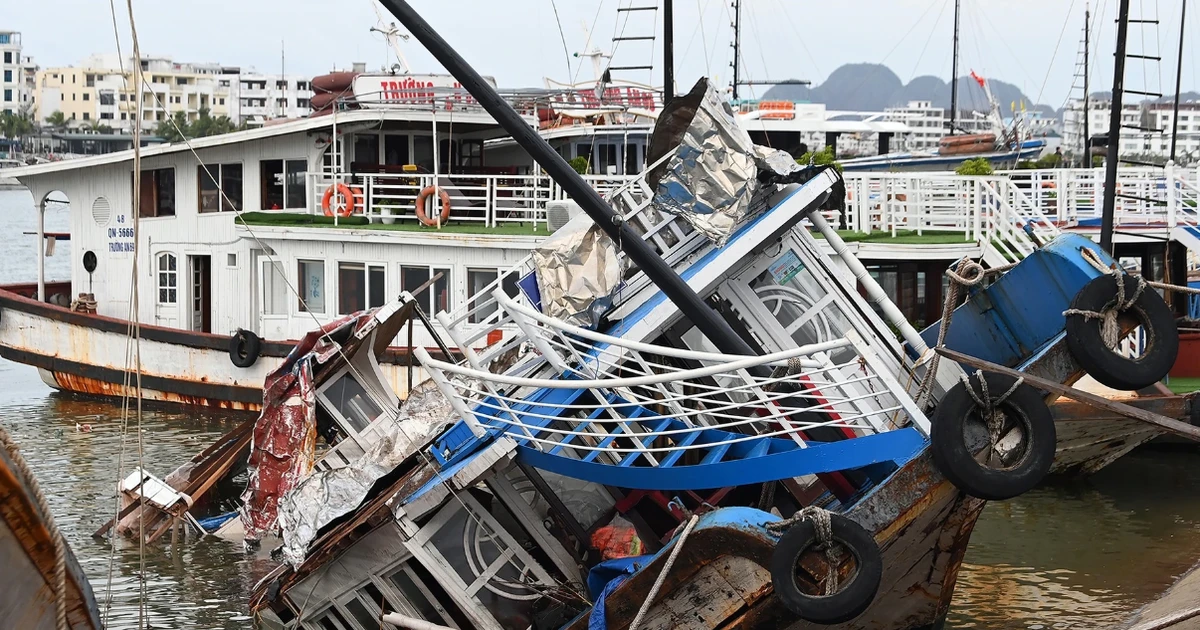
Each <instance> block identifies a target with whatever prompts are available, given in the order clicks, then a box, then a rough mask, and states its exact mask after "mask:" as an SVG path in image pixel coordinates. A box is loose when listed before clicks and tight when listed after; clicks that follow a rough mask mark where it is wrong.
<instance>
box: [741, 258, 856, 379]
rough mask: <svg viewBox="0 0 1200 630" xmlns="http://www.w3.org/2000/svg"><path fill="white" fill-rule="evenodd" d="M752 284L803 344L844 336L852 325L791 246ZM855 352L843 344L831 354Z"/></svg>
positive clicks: (839, 355) (844, 355)
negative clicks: (842, 346) (843, 346)
mask: <svg viewBox="0 0 1200 630" xmlns="http://www.w3.org/2000/svg"><path fill="white" fill-rule="evenodd" d="M750 286H751V288H753V289H754V292H755V293H756V294H757V295H758V298H759V299H760V300H762V303H763V305H764V306H766V308H767V310H768V311H770V312H771V314H773V315H774V316H775V319H776V320H778V321H779V323H780V324H781V325H782V326H783V328H784V330H785V331H786V332H787V334H788V335H789V336H790V337H791V338H792V340H793V341H794V342H795V343H796V344H797V345H799V346H803V345H807V344H813V343H823V342H826V341H831V340H833V339H838V338H841V337H843V336H844V335H845V334H846V331H848V330H850V329H851V328H852V327H851V325H850V322H849V321H848V320H847V319H846V316H845V314H844V313H842V311H841V308H840V307H839V305H838V304H837V303H836V301H835V300H834V297H833V296H832V295H830V294H827V293H826V292H825V290H824V288H823V287H822V286H821V283H820V282H819V281H818V280H817V279H816V278H815V277H814V276H813V273H812V270H811V269H809V268H808V267H807V266H806V265H805V264H804V263H803V262H801V261H800V259H799V257H798V256H797V255H796V254H795V253H794V252H793V251H792V250H790V249H785V250H784V251H783V253H782V254H781V255H779V256H777V257H776V259H775V260H774V261H773V262H772V263H771V265H770V266H769V267H768V268H767V269H766V270H765V271H763V272H762V273H761V274H759V276H758V277H757V278H755V279H754V281H753V282H751V283H750ZM853 352H854V351H853V349H851V348H841V349H840V350H836V351H834V352H832V353H831V355H832V358H833V360H834V361H835V362H836V361H842V360H846V359H847V358H848V356H849V355H853Z"/></svg>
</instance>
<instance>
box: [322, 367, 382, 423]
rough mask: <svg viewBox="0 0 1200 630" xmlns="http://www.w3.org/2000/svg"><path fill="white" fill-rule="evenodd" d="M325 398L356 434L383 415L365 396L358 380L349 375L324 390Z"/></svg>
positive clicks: (377, 406) (376, 405)
mask: <svg viewBox="0 0 1200 630" xmlns="http://www.w3.org/2000/svg"><path fill="white" fill-rule="evenodd" d="M325 396H327V397H328V398H329V400H330V402H332V403H333V406H334V407H335V408H337V410H338V412H340V413H341V414H342V416H343V417H344V418H346V421H347V422H349V423H350V426H351V427H353V428H354V431H355V432H356V433H357V432H359V431H362V430H363V429H365V428H367V425H369V424H371V421H372V420H374V419H375V418H378V417H379V415H380V414H382V413H383V409H382V408H380V406H379V405H378V404H376V403H375V400H374V399H373V398H371V397H370V396H369V395H367V390H366V389H364V388H363V386H362V384H361V383H359V382H358V379H356V378H354V377H353V376H352V375H351V374H349V373H346V374H343V375H342V377H341V378H339V379H337V380H336V381H334V382H333V384H331V385H330V386H329V387H328V388H327V389H326V390H325Z"/></svg>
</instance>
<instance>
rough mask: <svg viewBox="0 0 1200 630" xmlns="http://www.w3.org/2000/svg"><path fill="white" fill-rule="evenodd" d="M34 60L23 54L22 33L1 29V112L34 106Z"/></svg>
mask: <svg viewBox="0 0 1200 630" xmlns="http://www.w3.org/2000/svg"><path fill="white" fill-rule="evenodd" d="M34 68H35V66H34V65H33V60H32V59H31V58H29V57H27V56H25V55H23V54H21V34H20V33H18V32H16V31H0V112H10V113H13V114H16V113H20V112H21V111H22V110H23V109H25V108H29V107H32V106H33V105H32V102H33V90H32V87H33V72H34Z"/></svg>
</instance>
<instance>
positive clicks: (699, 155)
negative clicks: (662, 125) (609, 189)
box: [654, 81, 759, 245]
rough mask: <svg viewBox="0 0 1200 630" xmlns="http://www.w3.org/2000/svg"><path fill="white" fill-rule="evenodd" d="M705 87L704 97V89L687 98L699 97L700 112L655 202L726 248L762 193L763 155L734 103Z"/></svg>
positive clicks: (665, 173)
mask: <svg viewBox="0 0 1200 630" xmlns="http://www.w3.org/2000/svg"><path fill="white" fill-rule="evenodd" d="M704 83H705V84H706V85H705V88H704V91H703V93H700V92H699V89H700V86H699V85H698V86H697V88H694V89H693V91H692V93H690V94H689V95H688V96H685V97H683V98H684V99H692V100H696V99H698V102H696V105H695V111H696V113H695V116H694V117H693V118H692V120H691V123H690V124H689V125H688V127H687V129H686V130H685V131H684V132H683V135H682V137H681V138H680V140H679V145H678V146H677V147H675V149H674V151H673V152H672V153H673V155H672V157H671V158H669V159H668V161H667V163H666V166H665V169H663V170H662V171H661V177H660V179H659V180H658V181H657V184H656V185H655V190H654V204H655V206H657V207H658V208H659V209H661V210H664V211H666V212H670V213H672V214H676V215H679V216H680V217H681V218H683V219H684V220H685V221H687V222H688V223H690V224H692V226H693V227H695V228H696V229H697V230H699V231H700V232H701V233H703V234H704V235H705V236H707V237H708V238H709V239H710V240H712V241H714V242H716V243H717V244H718V245H724V243H725V239H727V238H728V237H729V234H730V233H731V232H732V231H733V228H734V226H735V225H737V223H738V222H739V221H740V220H741V219H742V217H743V216H745V213H746V209H747V207H748V206H749V205H750V199H751V197H753V196H754V194H755V193H756V192H757V191H758V188H759V184H758V180H757V175H758V167H757V165H756V164H755V157H756V155H757V154H756V152H755V149H754V143H753V142H752V141H751V140H750V134H748V133H746V131H745V130H744V129H742V128H741V127H740V126H738V124H737V119H736V118H735V117H734V115H733V110H732V109H731V108H730V106H729V103H727V102H725V101H723V100H722V99H721V98H720V96H719V95H718V94H717V90H716V88H715V87H714V86H713V85H712V84H711V83H709V82H707V81H705V82H704ZM658 172H659V171H657V170H656V174H657V173H658Z"/></svg>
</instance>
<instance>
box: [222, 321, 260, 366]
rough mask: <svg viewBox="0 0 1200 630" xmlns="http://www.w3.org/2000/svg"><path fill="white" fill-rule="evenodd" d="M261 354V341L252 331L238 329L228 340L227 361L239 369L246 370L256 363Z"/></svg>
mask: <svg viewBox="0 0 1200 630" xmlns="http://www.w3.org/2000/svg"><path fill="white" fill-rule="evenodd" d="M261 352H262V339H260V338H259V337H258V335H256V334H254V331H251V330H244V329H241V328H239V329H238V330H237V332H235V333H233V336H232V337H230V338H229V360H230V361H233V364H234V365H236V366H238V367H240V368H248V367H250V366H252V365H254V364H255V363H256V362H257V361H258V355H259V353H261Z"/></svg>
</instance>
